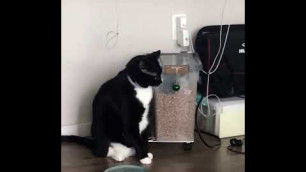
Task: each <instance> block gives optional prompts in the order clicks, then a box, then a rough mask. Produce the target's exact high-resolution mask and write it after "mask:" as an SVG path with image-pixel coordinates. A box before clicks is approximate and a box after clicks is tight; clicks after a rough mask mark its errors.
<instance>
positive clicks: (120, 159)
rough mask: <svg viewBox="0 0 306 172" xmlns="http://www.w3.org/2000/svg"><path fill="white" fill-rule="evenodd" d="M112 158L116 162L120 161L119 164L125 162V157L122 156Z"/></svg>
mask: <svg viewBox="0 0 306 172" xmlns="http://www.w3.org/2000/svg"><path fill="white" fill-rule="evenodd" d="M112 158H113V159H114V160H116V161H119V162H120V161H123V160H124V156H122V155H114V156H112Z"/></svg>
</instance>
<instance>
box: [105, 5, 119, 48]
mask: <svg viewBox="0 0 306 172" xmlns="http://www.w3.org/2000/svg"><path fill="white" fill-rule="evenodd" d="M115 13H116V31H108V32H107V33H106V44H105V47H106V48H107V49H111V48H113V47H115V46H116V45H117V42H118V39H119V14H118V0H116V1H115ZM112 41H114V43H112ZM111 43H112V44H111Z"/></svg>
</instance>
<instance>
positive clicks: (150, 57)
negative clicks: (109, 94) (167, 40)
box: [126, 50, 162, 88]
mask: <svg viewBox="0 0 306 172" xmlns="http://www.w3.org/2000/svg"><path fill="white" fill-rule="evenodd" d="M159 57H160V50H158V51H155V52H153V53H150V54H146V55H139V56H136V57H134V58H132V59H131V60H130V61H129V62H128V64H127V65H126V70H127V73H128V75H129V76H130V77H131V78H132V80H133V81H134V82H136V83H137V84H138V85H140V86H141V87H145V88H146V87H148V86H153V87H156V86H159V85H160V84H161V83H162V79H161V74H162V68H161V66H160V64H159V61H158V59H159Z"/></svg>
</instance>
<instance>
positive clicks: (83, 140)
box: [61, 135, 94, 149]
mask: <svg viewBox="0 0 306 172" xmlns="http://www.w3.org/2000/svg"><path fill="white" fill-rule="evenodd" d="M61 142H73V143H77V144H80V145H83V146H86V147H88V148H90V149H93V148H94V140H93V138H91V137H80V136H73V135H71V136H61Z"/></svg>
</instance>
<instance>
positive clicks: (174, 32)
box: [172, 14, 187, 40]
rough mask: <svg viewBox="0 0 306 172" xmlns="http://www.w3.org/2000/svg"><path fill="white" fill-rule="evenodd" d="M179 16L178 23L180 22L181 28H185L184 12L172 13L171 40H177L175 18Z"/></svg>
mask: <svg viewBox="0 0 306 172" xmlns="http://www.w3.org/2000/svg"><path fill="white" fill-rule="evenodd" d="M179 17H182V18H181V20H180V22H179V24H180V27H181V28H182V29H183V28H186V23H187V22H186V14H173V15H172V39H173V40H177V30H178V22H177V19H178V18H179Z"/></svg>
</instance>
